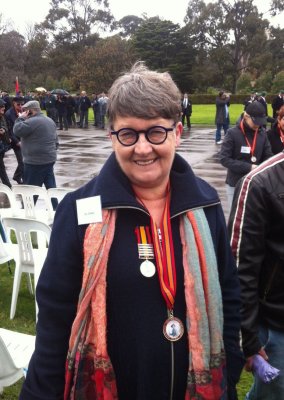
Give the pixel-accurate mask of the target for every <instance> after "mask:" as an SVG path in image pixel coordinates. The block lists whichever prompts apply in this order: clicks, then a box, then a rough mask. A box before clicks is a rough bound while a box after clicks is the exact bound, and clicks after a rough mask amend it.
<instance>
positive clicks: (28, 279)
mask: <svg viewBox="0 0 284 400" xmlns="http://www.w3.org/2000/svg"><path fill="white" fill-rule="evenodd" d="M26 275H27V284H28V289H29V292H30V294H34V288H33V283H32V277H31V274H29V273H27V274H26Z"/></svg>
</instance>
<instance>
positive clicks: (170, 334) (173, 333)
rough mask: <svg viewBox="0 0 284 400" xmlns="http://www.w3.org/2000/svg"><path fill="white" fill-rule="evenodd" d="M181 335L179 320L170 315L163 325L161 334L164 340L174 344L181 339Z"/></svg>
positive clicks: (181, 324)
mask: <svg viewBox="0 0 284 400" xmlns="http://www.w3.org/2000/svg"><path fill="white" fill-rule="evenodd" d="M183 333H184V327H183V323H182V322H181V320H180V319H179V318H176V317H174V316H173V315H170V317H169V318H168V319H167V320H166V321H165V322H164V325H163V334H164V336H165V338H166V339H168V340H169V341H170V342H176V341H177V340H179V339H180V338H181V337H182V335H183Z"/></svg>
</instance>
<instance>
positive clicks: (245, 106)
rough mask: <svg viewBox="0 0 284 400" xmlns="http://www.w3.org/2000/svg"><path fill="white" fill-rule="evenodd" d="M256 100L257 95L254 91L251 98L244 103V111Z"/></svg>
mask: <svg viewBox="0 0 284 400" xmlns="http://www.w3.org/2000/svg"><path fill="white" fill-rule="evenodd" d="M255 100H256V93H255V91H254V90H252V91H251V94H250V97H248V98H247V99H245V101H244V103H243V104H244V110H246V108H247V106H248V105H249V104H251V103H252V102H254V101H255Z"/></svg>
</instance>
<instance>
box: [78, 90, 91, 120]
mask: <svg viewBox="0 0 284 400" xmlns="http://www.w3.org/2000/svg"><path fill="white" fill-rule="evenodd" d="M79 105H80V128H88V126H89V108H90V107H91V100H90V99H89V97H88V96H87V93H86V92H85V91H84V90H83V91H82V92H81V96H80V101H79Z"/></svg>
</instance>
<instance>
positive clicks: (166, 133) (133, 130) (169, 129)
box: [110, 123, 176, 147]
mask: <svg viewBox="0 0 284 400" xmlns="http://www.w3.org/2000/svg"><path fill="white" fill-rule="evenodd" d="M175 126H176V123H174V124H173V125H172V127H171V128H165V127H164V126H162V125H154V126H151V127H150V128H148V129H143V130H141V131H137V130H136V129H133V128H121V129H119V130H118V131H113V130H111V131H110V134H111V135H115V136H116V138H117V140H118V141H119V143H120V144H121V145H122V146H126V147H130V146H134V144H136V143H137V142H138V140H139V135H140V133H144V135H145V138H146V140H147V142H149V143H151V144H154V145H160V144H163V143H165V141H166V140H167V137H168V132H172V131H173V130H174V129H175ZM154 128H162V129H164V130H165V138H164V139H163V140H162V141H161V142H159V143H154V142H151V140H150V139H149V137H148V133H149V132H150V131H151V130H152V129H154ZM123 130H130V131H132V132H134V133H135V134H136V140H135V141H134V142H133V143H131V144H125V143H122V142H121V141H120V139H119V133H120V132H121V131H123Z"/></svg>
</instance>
